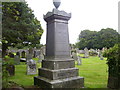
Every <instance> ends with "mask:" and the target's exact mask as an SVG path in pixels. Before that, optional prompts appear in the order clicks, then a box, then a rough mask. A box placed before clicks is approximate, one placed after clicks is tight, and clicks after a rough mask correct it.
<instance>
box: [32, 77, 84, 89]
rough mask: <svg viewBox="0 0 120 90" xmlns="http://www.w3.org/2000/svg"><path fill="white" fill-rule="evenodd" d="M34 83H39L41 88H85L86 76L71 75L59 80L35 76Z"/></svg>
mask: <svg viewBox="0 0 120 90" xmlns="http://www.w3.org/2000/svg"><path fill="white" fill-rule="evenodd" d="M34 85H38V86H40V87H41V88H48V89H49V90H50V88H51V89H52V88H83V87H84V78H83V77H79V76H77V77H71V78H66V79H59V80H49V79H46V78H43V77H40V76H38V77H34Z"/></svg>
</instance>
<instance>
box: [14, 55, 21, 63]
mask: <svg viewBox="0 0 120 90" xmlns="http://www.w3.org/2000/svg"><path fill="white" fill-rule="evenodd" d="M14 61H15V64H16V65H19V64H20V57H19V56H18V55H15V56H14Z"/></svg>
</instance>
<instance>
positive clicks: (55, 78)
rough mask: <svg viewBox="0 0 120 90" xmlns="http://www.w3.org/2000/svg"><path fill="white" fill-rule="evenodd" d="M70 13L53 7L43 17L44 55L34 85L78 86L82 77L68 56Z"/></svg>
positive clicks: (82, 79) (80, 84) (54, 86)
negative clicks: (44, 23)
mask: <svg viewBox="0 0 120 90" xmlns="http://www.w3.org/2000/svg"><path fill="white" fill-rule="evenodd" d="M70 18H71V14H70V13H66V12H64V11H59V10H57V9H53V11H52V12H48V13H47V14H46V15H45V16H44V19H45V21H46V22H47V38H46V39H47V40H46V56H45V60H42V68H39V69H38V75H39V76H37V77H34V85H38V86H40V87H41V88H80V87H84V78H83V77H80V76H79V75H78V71H79V70H78V68H75V61H74V59H72V58H71V57H70V47H69V35H68V20H69V19H70Z"/></svg>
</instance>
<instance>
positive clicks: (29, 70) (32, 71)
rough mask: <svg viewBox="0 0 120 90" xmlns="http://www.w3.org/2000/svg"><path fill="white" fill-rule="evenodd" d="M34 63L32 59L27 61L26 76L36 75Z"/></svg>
mask: <svg viewBox="0 0 120 90" xmlns="http://www.w3.org/2000/svg"><path fill="white" fill-rule="evenodd" d="M36 73H37V70H36V62H35V61H34V60H32V59H30V60H28V61H27V75H33V74H36Z"/></svg>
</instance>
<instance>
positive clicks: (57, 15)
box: [44, 9, 71, 22]
mask: <svg viewBox="0 0 120 90" xmlns="http://www.w3.org/2000/svg"><path fill="white" fill-rule="evenodd" d="M70 18H71V13H66V12H65V11H59V10H58V9H53V11H52V12H48V13H47V14H46V15H44V20H45V21H47V22H48V21H50V20H53V19H60V20H66V21H68V20H69V19H70Z"/></svg>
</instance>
